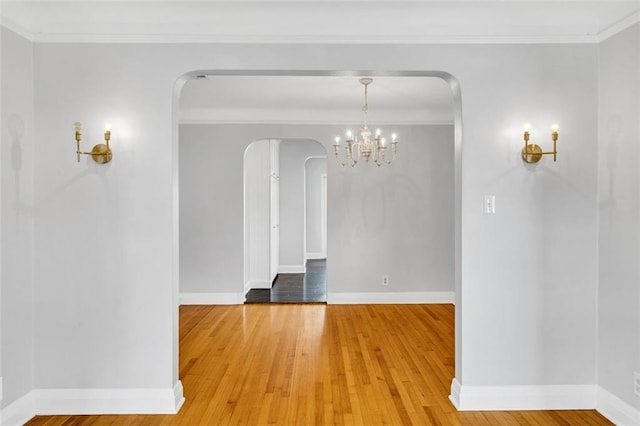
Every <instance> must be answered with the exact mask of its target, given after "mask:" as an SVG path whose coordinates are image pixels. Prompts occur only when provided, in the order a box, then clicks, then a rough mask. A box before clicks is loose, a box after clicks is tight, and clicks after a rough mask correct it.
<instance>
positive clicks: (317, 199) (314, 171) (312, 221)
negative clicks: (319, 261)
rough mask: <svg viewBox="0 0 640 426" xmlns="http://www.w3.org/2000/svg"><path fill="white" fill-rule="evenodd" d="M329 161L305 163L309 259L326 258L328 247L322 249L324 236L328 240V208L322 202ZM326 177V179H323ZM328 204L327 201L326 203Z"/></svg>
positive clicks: (306, 225)
mask: <svg viewBox="0 0 640 426" xmlns="http://www.w3.org/2000/svg"><path fill="white" fill-rule="evenodd" d="M326 175H327V159H326V158H310V159H309V160H307V161H306V162H305V175H304V176H305V177H304V181H305V227H306V236H307V239H306V242H305V244H306V247H305V251H306V253H307V257H309V256H310V255H311V256H314V257H316V258H322V257H325V256H326V247H324V250H323V247H322V240H323V236H322V234H323V233H324V234H325V239H326V211H325V212H324V213H323V210H326V206H325V205H324V204H323V200H322V197H323V195H322V179H326ZM323 176H324V178H323ZM324 202H326V200H325V201H324ZM323 218H324V222H325V223H324V225H323V223H322V222H323Z"/></svg>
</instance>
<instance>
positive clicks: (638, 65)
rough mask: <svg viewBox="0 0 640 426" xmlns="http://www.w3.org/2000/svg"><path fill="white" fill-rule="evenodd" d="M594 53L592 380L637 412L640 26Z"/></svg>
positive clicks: (639, 352)
mask: <svg viewBox="0 0 640 426" xmlns="http://www.w3.org/2000/svg"><path fill="white" fill-rule="evenodd" d="M599 53H600V61H599V84H600V90H599V104H600V118H599V123H600V132H599V135H600V145H599V153H600V157H599V164H598V166H599V179H598V190H599V196H598V202H599V231H600V234H599V263H598V265H599V270H598V272H599V273H598V278H599V282H598V355H599V357H598V382H599V384H600V386H602V387H603V388H604V389H606V390H607V391H609V392H611V393H613V394H614V395H616V396H617V397H619V398H621V399H622V400H623V401H625V402H626V403H628V404H631V405H633V406H634V407H635V408H636V409H640V398H639V397H638V396H636V395H635V394H634V393H633V372H634V371H636V372H640V172H639V171H638V163H639V162H640V149H639V148H638V141H639V140H640V124H639V122H640V121H639V117H640V78H639V76H640V26H638V25H635V26H633V27H631V28H629V29H627V30H626V31H624V32H623V33H620V34H618V35H616V36H614V37H612V38H610V39H608V40H606V41H605V42H603V43H602V44H601V45H600V47H599Z"/></svg>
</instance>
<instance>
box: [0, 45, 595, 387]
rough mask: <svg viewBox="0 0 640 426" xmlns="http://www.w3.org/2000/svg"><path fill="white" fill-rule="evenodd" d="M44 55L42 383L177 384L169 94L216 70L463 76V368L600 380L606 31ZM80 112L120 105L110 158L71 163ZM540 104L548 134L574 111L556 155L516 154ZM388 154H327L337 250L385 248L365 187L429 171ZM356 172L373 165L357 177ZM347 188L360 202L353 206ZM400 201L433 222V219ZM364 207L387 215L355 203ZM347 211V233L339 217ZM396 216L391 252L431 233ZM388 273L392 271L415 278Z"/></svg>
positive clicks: (372, 277) (400, 189)
mask: <svg viewBox="0 0 640 426" xmlns="http://www.w3.org/2000/svg"><path fill="white" fill-rule="evenodd" d="M34 58H35V62H34V67H35V109H36V117H35V118H36V120H35V136H36V139H35V140H36V141H37V142H36V146H37V150H36V152H35V155H34V161H35V182H34V188H35V204H36V206H35V207H36V215H35V265H34V270H35V299H36V301H35V342H36V356H35V370H36V371H35V385H36V387H39V388H79V389H91V388H105V387H106V388H112V387H116V388H129V387H144V388H157V387H159V388H167V387H171V386H173V384H174V383H175V381H176V379H177V369H176V366H177V350H176V345H177V336H176V332H175V321H176V317H177V316H176V300H175V299H176V297H175V295H177V286H176V283H177V278H178V270H177V268H176V267H175V266H174V262H173V260H174V259H176V258H177V256H178V253H177V246H178V241H177V238H174V230H173V224H174V223H177V220H178V218H177V214H176V212H175V211H174V205H175V203H174V185H176V187H177V176H176V175H175V174H174V172H175V167H174V161H175V164H177V161H178V158H177V157H178V152H177V149H176V150H175V151H174V148H176V146H177V145H173V142H172V130H173V128H172V124H171V120H172V116H173V115H172V114H173V111H172V97H171V96H172V88H173V85H174V83H175V81H176V78H177V77H178V76H180V75H182V74H183V73H185V72H188V71H191V70H207V69H209V70H215V69H238V70H265V69H274V70H309V69H316V70H327V71H330V70H444V71H446V72H450V73H451V74H452V75H454V76H455V77H456V79H457V82H458V83H459V85H460V88H461V92H462V114H463V123H462V128H461V134H462V137H463V149H462V152H461V155H462V163H461V164H462V182H461V185H462V186H461V189H462V206H461V216H462V240H461V247H460V250H461V252H460V253H461V261H462V263H461V269H460V278H461V281H460V283H459V284H458V288H457V289H456V290H457V292H458V295H459V296H458V305H457V306H456V321H457V323H458V326H459V327H460V333H459V335H458V341H457V344H456V351H457V359H458V363H457V365H456V376H457V378H458V380H459V381H460V382H461V383H462V384H463V385H465V386H466V385H478V386H494V385H532V386H533V385H552V384H585V383H595V381H596V378H595V372H596V366H595V354H596V313H595V312H596V303H595V302H596V277H597V272H596V265H597V260H598V259H597V246H596V243H597V236H596V224H597V220H596V213H597V205H596V202H597V199H596V183H597V182H596V181H597V173H596V167H597V161H596V158H597V156H596V154H597V136H596V135H597V114H596V113H597V89H596V87H597V86H596V83H597V76H596V70H597V63H596V60H597V46H595V45H582V44H572V45H561V44H555V45H491V46H486V45H429V46H422V45H381V46H378V45H357V46H355V45H321V44H317V45H241V44H234V45H223V44H216V45H208V44H193V45H180V44H175V45H162V44H154V45H140V44H66V43H56V44H37V45H35V47H34ZM389 64H392V65H391V66H390V65H389ZM3 97H4V92H3ZM77 120H81V121H85V123H86V129H87V135H95V136H93V137H95V138H98V135H99V134H100V132H101V127H102V125H103V123H104V121H107V120H109V121H111V122H112V123H113V125H114V140H113V144H112V145H113V149H114V159H113V161H112V162H111V163H110V164H109V165H107V166H97V165H95V164H93V163H90V162H87V161H86V159H84V160H83V161H82V162H81V163H80V164H77V163H76V160H75V155H74V153H73V135H72V131H71V128H70V126H71V124H72V123H73V122H74V121H77ZM526 121H529V122H532V123H533V124H534V126H536V127H538V128H540V129H544V130H541V131H540V132H535V133H533V136H534V139H537V140H540V139H543V141H542V143H543V144H545V143H546V144H548V143H549V140H548V136H546V135H545V134H547V133H548V131H547V130H546V128H547V126H548V125H550V124H551V123H553V122H559V123H560V125H561V131H560V144H559V149H560V156H559V160H558V162H557V163H553V162H551V161H550V160H549V159H548V158H545V159H544V160H543V161H542V163H540V164H538V165H537V166H532V167H529V166H525V165H524V164H523V163H522V161H521V160H520V156H519V150H520V144H521V129H522V127H521V126H522V123H524V122H526ZM337 130H339V129H333V131H332V132H331V133H332V134H335V133H336V132H337ZM448 132H449V133H450V130H449V131H448ZM400 133H401V132H400ZM247 135H249V132H248V131H247ZM267 136H269V135H264V134H261V135H259V136H258V138H263V137H267ZM289 136H290V137H293V136H295V135H289ZM298 136H299V137H303V136H302V135H298ZM313 136H314V135H304V137H313ZM255 139H256V137H253V136H252V137H244V138H241V139H237V140H246V141H252V140H255ZM314 139H318V140H319V138H314ZM411 139H412V138H411V137H408V138H407V139H406V140H411ZM324 143H330V142H324ZM325 146H327V145H325ZM408 148H409V145H406V148H403V149H408ZM235 149H240V150H241V151H242V149H244V148H240V147H236V148H235ZM405 152H406V151H405ZM408 154H409V153H406V154H404V155H407V160H408V161H415V162H416V163H418V162H419V158H420V157H416V158H413V157H411V156H409V155H408ZM401 155H403V154H401ZM25 161H29V160H25ZM89 161H90V160H89ZM434 163H437V159H430V160H429V163H428V164H429V167H430V166H432V165H433V164H434ZM414 167H415V165H414ZM419 167H420V168H421V169H422V168H425V169H426V170H425V171H424V173H431V171H430V169H429V167H427V166H424V165H423V164H422V163H420V164H419ZM393 170H394V169H385V170H383V171H382V173H380V174H374V173H373V170H371V169H358V170H356V171H354V170H341V169H340V168H339V167H338V166H337V165H335V164H333V163H331V162H329V170H328V173H329V176H330V179H329V186H330V187H329V193H330V199H329V203H330V206H331V205H333V208H332V207H330V213H329V229H334V232H333V233H331V234H330V235H329V248H328V250H329V259H330V260H331V259H345V258H349V259H350V260H351V261H352V262H353V264H355V265H358V264H360V263H366V262H369V261H371V260H374V261H375V260H377V259H376V258H375V256H377V253H375V252H369V251H366V250H363V251H362V252H361V253H360V252H358V250H357V248H359V247H360V246H361V245H362V244H369V245H370V246H372V247H374V246H375V245H373V244H370V243H371V242H372V241H378V238H379V237H378V236H379V235H380V233H379V231H377V229H376V228H375V225H379V224H380V223H382V221H383V220H384V219H385V217H384V216H383V215H382V212H380V211H375V212H372V213H371V214H367V216H363V215H364V214H365V211H364V210H363V209H362V205H361V204H360V203H362V202H363V201H366V200H368V202H371V203H383V204H384V205H385V208H387V209H388V208H390V206H391V205H392V204H393V200H394V199H395V197H404V196H406V195H407V194H411V192H412V191H415V190H418V189H420V188H419V186H418V187H416V185H415V184H414V183H413V182H411V181H408V180H407V179H406V178H404V177H402V176H394V173H395V172H394V171H393ZM354 172H355V173H359V174H362V177H365V176H367V177H369V178H370V181H366V180H365V179H363V181H365V182H364V183H361V184H359V183H355V182H352V180H351V179H350V178H349V173H354ZM376 172H378V170H376ZM238 173H239V174H241V167H238ZM371 174H373V176H370V175H371ZM392 182H393V183H396V185H395V186H393V188H394V191H389V190H387V188H385V185H391V183H392ZM364 185H370V186H371V188H368V189H371V191H366V192H365V193H364V194H366V195H363V193H361V192H360V191H359V190H360V189H361V186H364ZM237 193H238V197H239V198H241V194H242V191H241V190H239V191H238V192H237ZM331 194H334V195H331ZM369 194H371V195H369ZM485 194H494V195H496V197H497V206H498V211H497V213H496V214H495V215H485V214H483V212H482V200H483V196H484V195H485ZM333 197H337V198H333ZM344 197H348V198H347V199H348V200H349V201H348V203H345V204H343V205H339V204H338V203H337V202H336V200H339V199H344ZM374 197H375V198H374ZM365 198H366V200H365ZM403 210H404V214H405V216H406V217H412V216H413V215H417V216H418V217H420V218H421V219H422V220H423V223H428V222H429V220H430V219H431V218H432V217H433V213H432V212H431V211H428V210H423V209H410V208H405V209H403ZM362 217H365V218H366V219H367V220H368V222H367V223H371V224H373V226H371V227H370V226H369V225H367V226H365V225H363V224H361V223H360V224H358V222H353V221H350V220H348V219H351V218H354V219H360V218H362ZM238 221H239V222H240V223H241V215H238ZM385 223H388V222H385ZM400 226H402V225H400ZM344 229H347V230H348V231H349V232H344V233H342V234H340V231H342V230H344ZM401 230H402V231H403V232H401V233H399V234H398V233H396V234H395V235H393V236H392V237H391V238H392V240H391V242H389V240H384V239H382V238H380V241H384V242H385V244H386V245H387V246H388V247H389V250H388V251H386V252H385V254H387V255H389V256H395V254H394V253H396V252H394V251H393V250H391V248H393V247H397V246H399V247H400V248H401V249H403V250H404V249H406V248H408V247H410V246H411V245H412V244H417V243H418V242H417V241H414V240H413V239H411V238H410V239H409V240H408V241H405V240H403V239H402V238H403V237H405V236H407V235H408V234H407V231H408V230H407V229H403V228H401ZM376 232H378V233H376ZM3 238H4V236H3ZM407 244H409V245H407ZM238 246H239V247H241V246H242V239H241V238H240V239H239V242H238ZM432 250H433V251H437V250H438V247H432ZM241 258H242V257H241V256H239V257H238V259H241ZM392 259H393V260H394V261H395V262H397V261H398V259H397V258H393V257H392ZM420 260H421V261H422V260H423V258H421V259H420ZM396 264H397V263H396ZM384 266H385V265H384V264H381V265H380V268H383V267H384ZM329 268H330V271H331V272H329V276H328V283H331V285H335V287H334V288H336V289H341V291H353V292H362V291H368V290H371V289H373V288H375V289H376V290H378V289H379V287H377V286H378V283H379V275H380V273H382V272H383V270H382V269H380V270H376V269H373V270H372V271H371V270H369V269H366V268H365V269H363V268H353V267H351V266H347V265H344V264H342V266H341V264H340V263H338V262H336V263H334V264H330V265H329ZM238 271H239V272H238V274H239V277H240V282H241V279H242V268H241V267H240V268H238ZM392 274H393V275H392V282H393V283H397V284H398V285H399V286H401V285H402V283H403V282H406V280H403V276H402V274H400V275H397V274H395V273H392ZM396 276H397V277H398V278H397V279H396V278H395V277H396ZM222 285H223V286H226V285H230V284H228V283H227V282H225V283H224V284H222ZM425 287H426V284H425ZM398 290H403V288H402V287H400V288H398ZM3 338H4V336H3Z"/></svg>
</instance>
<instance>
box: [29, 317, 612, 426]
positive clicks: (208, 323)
mask: <svg viewBox="0 0 640 426" xmlns="http://www.w3.org/2000/svg"><path fill="white" fill-rule="evenodd" d="M453 309H454V308H453V306H451V305H297V304H278V305H265V304H250V305H239V306H182V307H181V308H180V378H181V380H182V383H183V385H184V393H185V396H186V398H187V400H186V402H185V404H184V406H183V407H182V410H180V412H179V413H178V414H177V415H173V416H167V415H154V416H148V415H147V416H145V415H135V416H54V417H44V416H41V417H37V418H35V419H33V420H32V421H30V422H29V423H28V425H29V426H36V425H227V424H241V425H285V424H286V425H328V424H338V425H382V424H387V425H609V424H611V423H610V422H608V421H607V420H606V419H605V418H604V417H602V416H601V415H600V414H598V413H597V412H595V411H535V412H531V411H525V412H457V411H456V410H455V409H454V407H453V406H452V405H451V403H450V402H449V400H448V395H449V386H450V383H451V378H452V377H453V371H454V366H453V363H454V351H453V345H454V337H453V336H454V329H453V321H454V320H453V315H454V312H453Z"/></svg>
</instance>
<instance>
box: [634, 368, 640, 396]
mask: <svg viewBox="0 0 640 426" xmlns="http://www.w3.org/2000/svg"><path fill="white" fill-rule="evenodd" d="M633 391H634V392H635V393H636V395H638V396H640V373H636V372H634V373H633Z"/></svg>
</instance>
